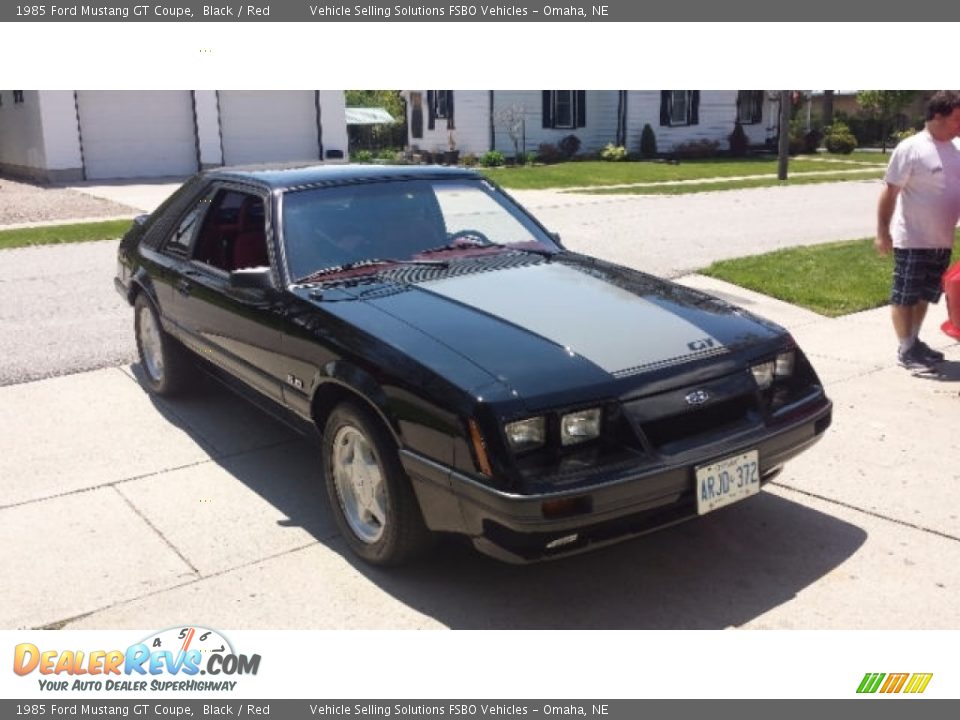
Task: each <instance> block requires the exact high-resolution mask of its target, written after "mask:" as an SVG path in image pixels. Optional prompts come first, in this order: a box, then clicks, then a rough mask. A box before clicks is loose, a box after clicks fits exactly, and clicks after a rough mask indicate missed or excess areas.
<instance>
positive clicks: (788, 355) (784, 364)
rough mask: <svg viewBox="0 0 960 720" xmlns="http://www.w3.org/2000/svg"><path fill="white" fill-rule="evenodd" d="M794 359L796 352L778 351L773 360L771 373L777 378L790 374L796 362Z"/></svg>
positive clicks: (795, 358)
mask: <svg viewBox="0 0 960 720" xmlns="http://www.w3.org/2000/svg"><path fill="white" fill-rule="evenodd" d="M796 361H797V354H796V353H795V352H794V351H793V350H788V351H787V352H782V353H780V354H779V355H777V359H776V360H775V361H774V371H773V374H774V375H776V376H777V377H778V378H781V377H790V376H792V375H793V366H794V365H795V364H796Z"/></svg>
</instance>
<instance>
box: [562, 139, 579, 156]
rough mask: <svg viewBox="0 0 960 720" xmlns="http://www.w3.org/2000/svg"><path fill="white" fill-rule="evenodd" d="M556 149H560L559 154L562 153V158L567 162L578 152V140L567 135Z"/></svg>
mask: <svg viewBox="0 0 960 720" xmlns="http://www.w3.org/2000/svg"><path fill="white" fill-rule="evenodd" d="M557 147H558V148H560V152H561V153H563V156H564V158H566V159H567V160H569V159H570V158H572V157H573V156H574V155H576V154H577V151H578V150H580V138H578V137H577V136H576V135H567V136H566V137H565V138H563V139H562V140H561V141H560V142H559V143H557Z"/></svg>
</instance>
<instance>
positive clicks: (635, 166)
mask: <svg viewBox="0 0 960 720" xmlns="http://www.w3.org/2000/svg"><path fill="white" fill-rule="evenodd" d="M843 157H848V156H843ZM852 167H853V166H852ZM839 169H843V168H841V167H838V166H837V165H836V164H833V163H825V162H822V161H819V160H816V159H806V158H800V159H791V161H790V172H823V171H825V170H839ZM481 172H483V173H484V174H485V175H486V176H487V177H489V178H490V179H491V180H493V181H494V182H496V183H498V184H500V185H502V186H503V187H505V188H509V189H514V190H542V189H546V188H569V187H588V186H597V187H602V186H604V185H623V184H628V183H655V182H664V181H667V180H704V179H708V178H725V177H740V176H750V175H770V174H776V172H777V159H776V158H775V157H772V156H763V157H757V158H743V159H739V160H731V159H726V158H721V159H708V160H683V161H681V162H679V163H676V164H673V163H667V162H657V161H647V160H641V161H635V162H634V161H630V162H603V161H584V162H567V163H559V164H557V165H533V166H530V165H527V166H524V167H504V168H481Z"/></svg>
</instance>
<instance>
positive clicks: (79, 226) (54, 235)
mask: <svg viewBox="0 0 960 720" xmlns="http://www.w3.org/2000/svg"><path fill="white" fill-rule="evenodd" d="M132 222H133V221H132V220H106V221H104V222H92V223H76V224H73V225H44V226H42V227H34V228H22V229H19V230H0V250H5V249H8V248H15V247H26V246H28V245H55V244H58V243H74V242H88V241H90V240H116V239H117V238H119V237H122V236H123V234H124V233H125V232H127V230H128V229H129V228H130V225H131V223H132Z"/></svg>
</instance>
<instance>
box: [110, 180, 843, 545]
mask: <svg viewBox="0 0 960 720" xmlns="http://www.w3.org/2000/svg"><path fill="white" fill-rule="evenodd" d="M116 285H117V288H118V290H119V291H120V292H121V293H122V294H123V296H124V297H125V298H126V299H127V300H128V301H129V302H130V303H131V304H133V306H134V308H135V332H136V340H137V347H138V349H139V352H140V359H141V363H142V367H143V370H144V377H145V381H146V383H147V385H148V386H149V389H150V390H151V391H152V392H155V393H158V394H161V395H165V394H169V393H173V392H175V391H176V390H177V389H179V388H180V387H182V385H183V382H184V380H186V379H188V378H189V376H190V375H191V374H194V373H195V372H197V368H198V367H202V368H205V369H207V370H211V371H212V372H214V373H215V374H216V375H218V376H219V377H221V378H222V379H224V380H226V381H227V382H228V384H230V385H231V386H233V387H234V388H235V389H238V390H239V391H240V392H242V393H244V394H245V395H247V396H248V397H250V398H251V399H253V400H255V401H256V402H258V403H259V404H261V405H263V404H266V405H267V406H269V408H270V409H271V410H272V411H274V412H275V413H280V414H281V415H282V416H283V417H285V418H287V419H288V420H290V421H291V422H292V423H294V424H296V425H298V426H300V427H302V428H307V429H310V430H313V431H316V432H317V433H319V435H320V437H321V438H322V440H321V447H322V450H321V453H320V455H321V462H322V474H323V477H324V481H325V483H326V487H327V490H328V493H329V496H330V504H331V507H332V509H333V512H334V515H335V517H336V520H337V522H338V525H339V527H340V529H341V531H342V533H343V535H344V537H345V538H346V541H347V542H348V544H349V545H350V547H351V548H352V550H353V551H355V552H356V553H357V554H358V555H360V556H361V557H362V558H364V559H366V560H368V561H370V562H373V563H379V564H392V563H397V562H400V561H403V560H405V559H407V558H409V557H411V556H413V555H414V554H416V553H417V552H418V551H420V550H422V549H423V548H424V547H425V546H426V545H427V543H428V541H429V539H430V537H431V535H432V534H433V533H436V532H445V533H458V534H462V535H465V536H467V537H468V538H470V539H471V540H472V541H473V543H474V545H475V546H476V547H477V548H478V549H479V550H481V551H483V552H485V553H489V554H490V555H493V556H495V557H498V558H501V559H504V560H509V561H514V562H526V561H531V560H537V559H542V558H549V557H553V556H557V555H563V554H566V553H571V552H577V551H580V550H583V549H586V548H590V547H595V546H599V545H602V544H605V543H608V542H612V541H614V540H619V539H622V538H626V537H630V536H634V535H637V534H640V533H643V532H646V531H649V530H651V529H653V528H657V527H663V526H665V525H669V524H672V523H675V522H677V521H680V520H683V519H686V518H690V517H694V516H696V515H701V514H703V513H707V512H711V511H713V510H716V509H718V508H721V507H723V506H725V505H728V504H730V503H732V502H736V501H738V500H741V499H743V498H746V497H748V496H750V495H753V494H754V493H756V492H758V491H759V489H760V486H761V484H763V483H764V482H765V481H766V480H767V479H769V478H770V477H771V476H772V475H773V474H774V473H776V472H777V471H778V470H779V469H780V467H781V466H782V465H783V463H784V462H785V461H786V460H788V459H789V458H791V457H793V456H794V455H796V454H797V453H799V452H801V451H802V450H804V449H805V448H807V447H809V446H810V445H812V444H813V443H814V442H815V441H816V440H818V439H819V438H820V436H821V435H822V433H823V432H824V430H825V429H826V428H827V426H828V425H829V424H830V417H831V404H830V402H829V400H828V399H827V398H826V396H825V394H824V391H823V387H822V386H821V383H820V381H819V380H818V378H817V375H816V374H815V373H814V371H813V368H812V367H811V366H810V364H809V363H808V361H807V359H806V357H805V356H804V354H803V353H802V352H801V351H800V348H798V347H797V346H796V344H795V343H794V341H793V339H792V338H791V337H790V335H789V334H788V333H787V332H786V331H784V330H783V329H781V328H780V327H778V326H776V325H774V324H772V323H769V322H767V321H764V320H762V319H760V318H757V317H754V316H752V315H750V314H748V313H746V312H744V311H743V310H740V309H738V308H735V307H732V306H731V305H729V304H727V303H725V302H723V301H720V300H718V299H716V298H713V297H710V296H708V295H704V294H702V293H700V292H696V291H693V290H689V289H686V288H683V287H680V286H678V285H674V284H671V283H669V282H665V281H662V280H659V279H656V278H654V277H651V276H649V275H645V274H643V273H640V272H636V271H634V270H630V269H628V268H624V267H620V266H618V265H613V264H611V263H608V262H603V261H601V260H597V259H595V258H592V257H587V256H584V255H579V254H576V253H573V252H570V251H567V250H566V249H564V248H563V246H562V245H561V244H560V242H559V240H558V239H557V238H556V236H553V235H551V234H550V233H548V232H547V231H546V230H544V228H543V227H542V226H541V225H540V224H539V223H538V222H537V221H536V220H535V219H534V218H533V217H531V216H530V215H529V214H528V213H527V212H526V211H525V210H524V209H523V208H521V207H520V206H518V205H517V204H516V203H515V202H514V201H513V200H511V199H510V198H509V197H508V196H507V195H505V194H504V193H503V192H502V191H501V190H499V189H498V188H497V187H496V186H495V185H493V184H491V183H490V182H488V181H487V180H485V179H483V178H482V177H480V176H478V175H477V174H475V173H473V172H470V171H465V170H459V169H454V168H439V167H416V168H411V167H390V168H388V167H373V166H349V165H346V166H331V167H273V168H270V167H259V168H249V169H244V168H236V169H230V168H225V169H221V170H216V171H211V172H206V173H202V174H200V175H197V176H195V177H194V178H192V179H191V180H190V181H188V182H187V183H186V184H185V185H184V186H183V187H182V188H181V189H180V190H178V191H177V192H176V193H175V194H174V195H173V196H171V197H170V198H169V199H168V200H167V201H166V202H165V203H164V204H163V205H162V206H161V207H160V208H159V209H158V210H157V211H156V212H154V213H153V214H152V215H150V216H149V217H146V216H144V217H142V218H139V219H138V220H137V222H136V223H135V224H134V226H133V227H132V229H131V230H130V231H129V232H128V233H127V235H126V236H125V237H124V239H123V241H122V242H121V244H120V250H119V265H118V275H117V278H116Z"/></svg>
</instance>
